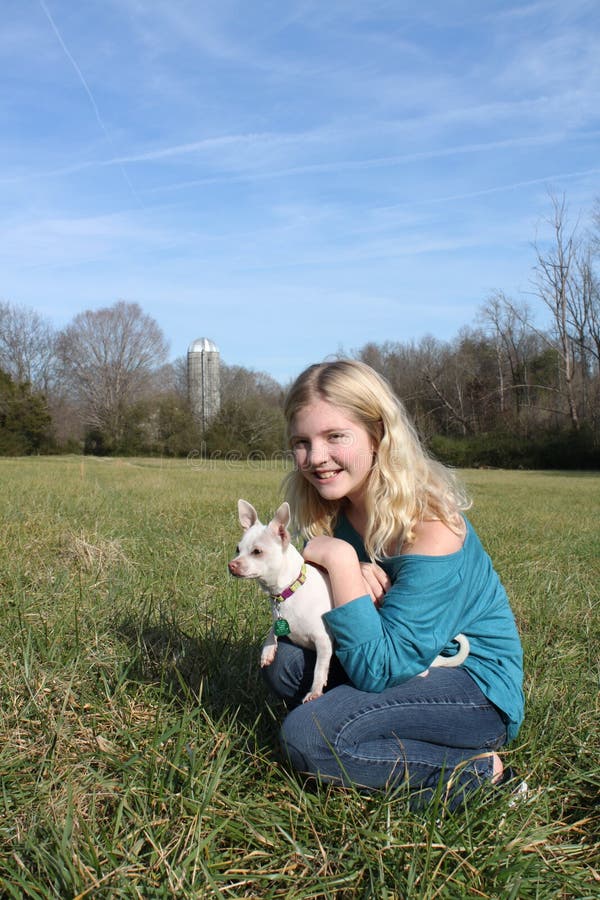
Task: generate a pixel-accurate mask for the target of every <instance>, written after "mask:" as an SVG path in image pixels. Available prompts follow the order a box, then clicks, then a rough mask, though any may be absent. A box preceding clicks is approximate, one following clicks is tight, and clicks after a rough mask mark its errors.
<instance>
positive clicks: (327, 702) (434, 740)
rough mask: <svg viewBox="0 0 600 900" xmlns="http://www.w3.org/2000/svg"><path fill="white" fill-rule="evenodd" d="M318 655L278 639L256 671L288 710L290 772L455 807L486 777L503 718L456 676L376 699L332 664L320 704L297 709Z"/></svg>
mask: <svg viewBox="0 0 600 900" xmlns="http://www.w3.org/2000/svg"><path fill="white" fill-rule="evenodd" d="M314 663H315V654H314V653H313V652H312V651H310V650H304V649H302V648H301V647H298V646H296V645H295V644H293V643H292V642H291V641H289V640H287V639H285V638H284V639H280V640H279V643H278V650H277V656H276V657H275V661H274V662H273V663H272V664H271V665H270V666H268V667H266V668H264V669H263V670H262V672H263V675H264V678H265V680H266V682H267V684H268V686H269V688H270V689H271V690H272V691H273V693H275V694H276V695H277V696H279V697H281V698H282V699H283V700H285V701H286V703H287V705H288V707H291V708H292V709H291V712H289V713H288V715H287V716H286V718H285V721H284V722H283V726H282V728H281V744H282V747H283V751H284V753H285V755H286V757H287V758H288V759H289V761H290V763H291V765H292V766H293V767H294V768H295V769H296V770H297V771H298V772H301V773H305V774H309V775H312V776H315V777H316V778H317V779H318V780H319V781H323V782H333V783H337V784H341V785H346V786H347V785H353V786H354V787H356V788H358V789H362V790H367V791H373V790H393V789H395V788H398V787H400V786H402V785H408V788H409V790H410V791H411V806H412V807H413V808H419V807H421V806H423V805H425V804H426V803H428V802H429V801H430V800H431V799H432V797H433V796H434V795H435V793H436V791H437V790H440V789H441V791H442V796H445V798H446V799H447V801H448V805H449V807H450V809H455V808H456V807H457V806H459V805H460V804H461V803H462V802H463V801H464V799H465V797H466V796H467V795H468V794H470V793H472V791H474V790H476V789H477V788H479V787H481V786H482V785H484V784H489V782H490V781H491V778H492V770H493V759H492V752H493V751H495V750H498V749H499V748H500V747H501V746H502V745H503V744H504V743H505V742H506V726H505V723H504V721H503V718H502V715H501V713H500V712H499V710H498V709H497V708H496V707H495V706H494V705H493V704H492V703H490V702H489V700H487V699H486V697H485V696H484V694H483V693H482V691H481V690H480V689H479V687H478V686H477V685H476V684H475V682H474V681H473V679H472V678H471V676H470V675H469V674H468V673H467V672H466V671H465V670H464V669H462V668H456V669H445V668H433V669H430V670H429V674H428V675H427V677H425V678H422V677H420V676H417V677H415V678H411V679H410V680H409V681H406V682H405V683H404V684H400V685H398V686H396V687H391V688H387V689H386V690H384V691H381V693H379V694H374V693H369V692H368V691H359V690H358V689H357V688H355V687H354V686H353V685H352V684H351V683H350V682H349V679H348V677H347V675H346V674H345V672H344V671H343V669H342V667H341V665H340V663H339V662H338V661H337V659H336V658H335V657H334V661H333V663H332V666H331V670H330V675H329V681H328V687H327V690H326V692H325V693H324V694H323V696H322V697H319V698H318V699H317V700H312V701H310V702H309V703H304V704H302V703H301V700H302V697H303V696H304V695H305V693H306V692H307V690H308V689H309V687H310V684H311V682H312V670H313V668H314Z"/></svg>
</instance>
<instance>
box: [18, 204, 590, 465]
mask: <svg viewBox="0 0 600 900" xmlns="http://www.w3.org/2000/svg"><path fill="white" fill-rule="evenodd" d="M550 201H551V203H550V205H551V213H550V216H549V218H548V221H547V225H548V226H549V229H550V233H551V238H550V239H549V240H546V241H545V242H544V244H543V245H542V244H540V243H537V242H534V243H533V245H532V247H533V265H532V291H531V298H532V302H530V303H526V302H523V301H522V300H519V301H516V300H514V299H512V298H511V297H509V296H507V295H506V294H505V293H503V292H502V291H500V290H498V291H494V292H492V293H491V294H490V296H488V297H487V298H486V299H485V300H484V302H482V304H481V306H480V309H479V313H478V317H477V320H476V321H475V322H474V323H472V324H470V325H468V326H464V327H463V328H462V329H461V330H460V331H459V333H458V335H457V336H456V337H455V338H454V339H453V340H451V341H441V340H438V339H436V338H434V337H431V336H427V337H424V338H422V339H421V340H419V341H409V342H401V341H386V342H384V343H381V344H377V343H369V344H366V345H364V346H363V347H360V348H357V349H355V350H352V351H351V352H350V354H349V355H352V356H355V357H357V358H359V359H362V360H364V361H365V362H367V363H369V364H370V365H372V366H373V367H374V368H375V369H376V370H377V371H379V372H381V373H382V374H383V375H384V376H385V377H386V378H387V379H388V380H389V381H390V383H391V384H392V386H393V388H394V390H395V391H396V393H397V394H398V396H399V397H400V398H401V399H402V400H403V401H404V403H405V404H406V406H407V408H408V410H409V412H410V413H411V415H412V416H413V418H414V420H415V422H416V425H417V428H418V430H419V432H420V433H421V435H422V436H423V438H424V439H425V440H426V441H427V442H428V444H429V446H430V447H431V449H432V451H433V453H434V454H435V455H437V456H439V457H440V458H442V459H444V460H445V461H447V462H450V463H453V464H455V465H464V466H468V465H491V466H506V467H509V466H519V465H521V466H524V467H543V468H547V467H556V468H600V277H599V274H598V266H597V263H598V256H599V253H600V201H597V202H596V207H595V211H594V215H593V222H594V227H593V229H592V231H591V232H589V233H587V234H581V233H580V229H579V227H578V225H575V226H573V227H571V226H570V225H569V221H568V214H567V208H566V204H565V200H564V198H557V197H555V196H551V197H550ZM536 310H538V311H539V310H542V311H544V313H545V317H544V319H545V321H544V325H543V326H542V325H540V324H539V323H538V321H537V319H536V315H535V312H536ZM167 352H168V347H167V342H166V340H165V337H164V334H163V332H162V330H161V328H160V326H159V325H158V324H157V322H156V321H155V320H154V319H152V318H151V317H150V316H148V315H147V314H146V313H144V311H143V310H142V308H141V307H140V306H139V305H138V304H136V303H127V302H125V301H118V302H117V303H115V304H113V305H112V306H109V307H106V308H104V309H97V310H86V311H84V312H82V313H79V314H77V315H76V316H75V317H74V319H73V320H72V322H71V323H70V324H69V325H68V326H67V327H66V328H64V329H62V330H60V331H55V330H54V329H53V328H52V326H51V325H50V324H49V322H48V321H46V320H45V319H43V318H42V317H41V316H40V315H39V314H38V313H36V312H35V311H34V310H31V309H28V308H24V307H20V306H15V305H13V304H11V303H9V302H1V303H0V453H3V454H10V455H20V454H27V453H43V452H82V451H83V452H88V453H95V454H163V455H173V456H180V455H187V454H189V453H190V452H195V453H198V452H200V453H202V454H207V455H214V456H221V457H224V456H226V455H228V454H229V455H234V456H246V455H249V454H252V455H255V456H256V455H257V454H262V455H265V456H270V455H271V454H274V453H278V452H280V451H281V450H282V448H283V447H284V423H283V414H282V403H283V397H284V395H285V389H286V386H285V385H281V384H279V383H278V382H276V381H275V380H274V379H273V378H271V377H270V376H269V375H268V374H266V373H264V372H255V371H253V370H250V369H246V368H244V367H242V366H228V365H225V364H222V366H221V406H220V410H219V413H218V414H217V416H216V417H215V418H214V419H213V421H212V422H211V423H210V424H209V426H208V428H207V429H206V430H205V431H202V430H201V428H200V426H199V423H198V422H197V421H196V419H195V418H194V415H193V411H192V408H191V406H190V404H189V401H188V396H187V380H186V359H185V357H181V358H179V359H176V360H175V361H173V362H168V361H167Z"/></svg>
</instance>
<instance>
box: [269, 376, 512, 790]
mask: <svg viewBox="0 0 600 900" xmlns="http://www.w3.org/2000/svg"><path fill="white" fill-rule="evenodd" d="M285 415H286V420H287V425H288V436H289V441H290V446H291V448H292V452H293V454H294V459H295V469H294V472H293V473H292V474H291V476H290V477H289V480H288V485H287V487H288V490H287V498H288V500H289V501H290V505H291V507H292V510H293V513H294V516H295V519H296V525H297V527H298V528H299V530H300V531H301V533H302V534H303V535H304V537H305V538H306V540H307V543H306V545H305V548H304V557H305V559H306V560H308V561H309V562H311V563H313V564H315V565H318V566H321V567H322V568H324V569H326V570H327V572H328V574H329V577H330V580H331V588H332V595H333V609H332V610H331V611H330V612H328V613H326V614H325V619H326V622H327V625H328V627H329V630H330V633H331V635H332V637H333V640H334V647H335V654H336V659H335V662H334V663H333V664H332V667H331V670H330V673H329V680H328V687H327V691H326V693H324V694H323V696H322V697H320V698H318V699H316V700H313V701H312V702H310V703H306V704H303V705H301V704H300V699H301V698H302V697H303V696H304V694H305V693H306V691H307V689H308V687H307V686H309V685H310V683H311V680H312V668H313V667H314V654H313V653H311V651H307V650H304V649H302V648H300V647H297V646H296V645H294V644H292V643H291V642H290V641H289V640H287V639H284V640H282V641H280V644H279V650H278V653H277V656H276V658H275V662H274V663H273V664H272V665H271V666H269V667H268V668H266V669H263V672H264V674H265V677H266V679H267V682H268V683H269V686H270V687H271V689H272V690H273V691H274V692H275V693H277V694H278V695H279V696H280V697H282V698H283V699H285V700H286V702H287V704H288V706H289V707H291V708H292V711H291V712H290V713H289V714H288V715H287V717H286V719H285V721H284V724H283V727H282V730H281V740H282V745H283V748H284V751H285V753H286V756H287V757H288V758H289V760H290V761H291V763H292V765H293V766H294V768H295V769H297V770H298V771H299V772H302V773H309V774H310V775H313V776H315V777H316V778H317V779H318V780H320V781H327V782H335V783H340V784H343V785H354V786H356V787H358V788H363V789H368V790H374V789H383V788H388V789H389V788H394V787H397V786H399V785H401V784H403V783H404V784H407V785H408V787H409V789H410V791H411V792H414V794H411V797H412V800H411V802H412V805H413V806H414V807H417V806H420V805H422V804H423V803H424V802H427V801H428V800H429V799H430V798H431V797H432V796H433V794H434V793H435V792H436V790H437V789H438V788H439V786H440V785H441V786H443V789H444V792H445V794H446V795H447V798H448V801H449V805H450V808H454V807H456V806H457V805H458V804H459V803H461V802H462V801H463V800H464V798H465V796H467V795H468V794H469V793H470V792H471V791H473V790H475V789H476V788H478V787H480V786H481V785H482V784H483V783H486V782H491V783H494V784H499V783H505V782H506V781H507V780H508V778H509V777H512V776H513V775H514V773H512V771H511V770H507V771H503V764H502V761H501V759H500V756H499V755H498V753H497V752H496V751H497V750H498V749H499V748H500V747H502V746H503V745H504V744H505V743H507V741H510V740H512V739H513V738H514V737H515V736H516V734H517V732H518V729H519V726H520V724H521V721H522V718H523V693H522V679H523V671H522V651H521V645H520V641H519V636H518V634H517V629H516V625H515V621H514V617H513V615H512V612H511V609H510V606H509V603H508V599H507V596H506V593H505V591H504V588H503V587H502V585H501V583H500V580H499V578H498V576H497V574H496V572H495V571H494V569H493V567H492V564H491V562H490V559H489V557H488V556H487V554H486V553H485V551H484V550H483V547H482V545H481V544H480V542H479V539H478V538H477V535H476V534H475V532H474V531H473V528H472V527H471V525H470V524H469V522H468V521H467V520H466V519H465V518H464V516H463V512H464V511H465V510H466V509H467V508H468V507H469V503H468V502H467V499H466V497H465V495H464V493H463V492H462V490H461V489H460V487H459V486H458V484H457V483H456V481H455V479H454V477H453V476H452V474H451V473H450V472H449V471H448V470H447V469H446V468H444V467H443V466H442V465H440V464H439V463H437V462H435V461H434V460H432V459H431V458H430V457H429V456H428V455H427V453H426V451H425V450H424V448H423V447H422V446H421V443H420V441H419V439H418V437H417V434H416V432H415V430H414V428H413V426H412V425H411V423H410V422H409V420H408V418H407V414H406V412H405V410H404V408H403V406H402V405H401V403H400V402H399V401H398V399H397V398H396V397H395V395H394V393H393V391H392V390H391V388H390V386H389V384H388V383H387V382H386V381H385V380H384V379H383V378H381V377H380V376H379V375H378V374H377V373H376V372H375V371H374V370H373V369H371V368H370V367H369V366H367V365H365V364H363V363H360V362H357V361H355V360H338V361H336V362H328V363H321V364H317V365H313V366H311V367H310V368H308V369H307V370H306V371H305V372H303V373H302V374H301V375H300V376H299V377H298V379H297V380H296V382H295V383H294V384H293V386H292V388H291V390H290V392H289V395H288V397H287V402H286V408H285ZM459 632H462V633H463V634H465V635H466V636H467V638H468V640H469V643H470V654H469V656H468V658H467V660H466V661H465V662H464V664H463V665H462V666H461V667H457V668H431V669H429V671H428V672H427V674H426V675H425V677H421V675H422V673H423V670H427V667H428V666H429V665H430V663H431V662H432V660H433V659H434V658H435V657H436V656H437V655H438V654H439V653H444V654H446V655H451V654H452V652H453V650H454V651H455V649H456V645H455V644H454V642H453V638H454V636H455V635H457V634H458V633H459ZM420 673H421V674H420Z"/></svg>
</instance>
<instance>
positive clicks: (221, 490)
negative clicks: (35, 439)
mask: <svg viewBox="0 0 600 900" xmlns="http://www.w3.org/2000/svg"><path fill="white" fill-rule="evenodd" d="M282 474H283V472H282V469H281V467H279V468H277V467H276V466H273V467H272V468H268V467H266V466H261V465H260V464H259V463H256V464H254V465H249V464H239V465H237V466H234V465H233V464H232V465H230V466H228V467H227V466H225V465H224V464H221V465H217V464H214V463H213V464H205V465H204V466H203V465H201V464H196V465H193V464H190V463H188V462H187V461H185V460H177V461H161V460H127V461H120V460H99V459H89V458H85V459H80V458H75V457H70V458H29V459H19V460H2V461H0V509H1V522H2V547H1V551H0V552H1V562H0V584H1V589H2V605H1V607H0V609H1V614H0V615H1V619H0V622H1V628H2V631H1V634H2V654H1V657H0V690H1V692H2V704H1V733H0V784H1V790H2V794H1V805H0V885H1V894H2V896H6V897H15V898H16V897H18V898H20V897H35V898H51V897H52V898H55V897H60V898H75V897H81V898H83V897H93V898H111V900H112V898H115V897H117V898H121V897H127V898H129V897H140V898H161V897H201V898H202V897H229V898H241V897H256V898H258V897H261V898H262V897H269V898H270V897H274V898H275V897H286V898H316V897H327V898H329V897H336V898H356V897H359V898H372V897H375V898H428V900H432V898H461V897H474V898H502V900H504V898H518V900H524V898H539V900H548V898H555V897H556V898H577V900H585V898H592V897H594V898H598V897H600V811H599V809H600V707H599V679H600V670H599V660H600V528H599V525H600V476H598V475H594V474H589V475H578V474H569V475H567V474H561V473H550V472H549V473H537V472H531V473H528V472H499V471H477V472H471V471H469V472H466V473H464V475H465V480H466V481H467V483H468V485H469V487H470V489H471V491H472V494H473V497H474V501H475V505H474V507H473V510H472V512H471V514H470V515H471V519H472V521H473V523H474V525H475V527H476V528H477V529H478V531H479V533H480V536H481V538H482V540H483V542H484V544H485V545H486V546H487V548H488V550H489V551H490V553H491V555H492V557H493V559H494V562H495V564H496V567H497V569H498V570H499V572H500V574H501V576H502V578H503V580H504V583H505V585H506V587H507V589H508V591H509V594H510V596H511V598H512V603H513V608H514V611H515V614H516V617H517V620H518V623H519V626H520V630H521V634H522V638H523V645H524V649H525V660H526V686H525V689H526V698H527V717H526V722H525V725H524V727H523V729H522V731H521V734H520V736H519V741H518V743H516V744H515V745H514V746H513V747H511V748H510V750H509V752H507V754H506V760H507V761H509V762H510V763H511V764H512V765H514V766H516V767H517V768H518V769H519V770H520V772H522V773H523V775H525V776H526V777H527V780H528V781H529V783H530V786H531V788H532V792H531V795H530V798H529V799H528V800H527V802H525V803H521V804H518V805H516V806H514V807H509V805H508V802H507V800H506V798H504V797H501V798H500V799H497V800H495V801H493V802H491V801H489V799H488V800H485V801H484V800H483V799H477V800H474V801H473V802H471V804H470V805H469V807H468V808H467V809H466V810H464V811H463V812H461V813H460V814H457V815H455V816H446V815H444V814H443V810H442V809H441V808H437V807H435V806H433V807H432V808H431V809H429V810H428V811H427V812H426V813H421V814H416V813H411V812H410V811H409V810H408V805H407V801H406V797H405V796H404V795H402V794H400V795H399V796H395V797H390V796H385V795H381V796H372V797H363V796H360V795H359V794H356V793H353V792H349V791H341V790H339V789H336V788H323V789H321V790H318V791H312V792H308V791H305V790H304V789H303V787H302V785H301V784H300V783H299V782H297V781H296V779H295V778H294V777H293V776H292V775H290V773H289V772H288V771H286V768H285V767H284V766H283V765H282V763H281V761H280V759H279V757H278V752H277V741H276V734H277V727H278V720H279V718H280V716H281V710H280V709H279V708H278V706H277V704H276V703H274V702H270V701H269V700H268V699H267V697H266V695H265V691H264V689H263V686H262V683H261V679H260V675H259V670H258V651H259V647H260V643H261V639H262V637H263V635H264V634H265V632H266V630H267V628H268V625H269V618H270V614H269V608H268V604H267V603H266V601H265V599H264V598H263V597H262V596H261V595H260V592H259V591H258V589H257V588H256V587H255V586H253V585H251V584H247V583H240V582H238V581H235V580H234V579H232V578H230V577H229V575H228V573H227V570H226V562H227V560H228V559H229V558H230V557H231V556H232V555H233V551H234V548H235V544H236V542H237V539H238V533H239V527H238V524H237V513H236V501H237V498H238V497H239V496H243V497H246V498H247V499H249V500H251V501H252V502H253V503H254V504H255V506H257V508H258V510H259V512H260V513H262V514H263V517H265V516H266V515H267V514H269V513H270V512H272V511H273V509H274V508H275V506H276V505H277V503H278V501H279V500H280V492H279V489H280V482H281V477H282Z"/></svg>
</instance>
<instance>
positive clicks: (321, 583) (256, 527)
mask: <svg viewBox="0 0 600 900" xmlns="http://www.w3.org/2000/svg"><path fill="white" fill-rule="evenodd" d="M238 515H239V520H240V525H241V526H242V528H243V529H244V534H243V535H242V539H241V541H240V543H239V544H238V546H237V556H236V557H235V558H234V559H232V560H231V562H229V563H228V568H229V571H230V572H231V574H232V575H235V577H236V578H254V579H256V580H257V581H258V583H259V584H260V586H261V587H262V589H263V590H264V591H266V592H267V593H268V594H269V599H270V601H271V610H272V613H273V625H272V627H271V629H270V631H269V634H268V635H267V638H266V640H265V642H264V644H263V647H262V650H261V655H260V665H261V667H264V666H269V665H271V663H272V662H273V660H274V659H275V654H276V653H277V638H278V637H283V636H284V635H289V636H290V639H291V640H292V641H293V642H294V643H295V644H298V645H299V646H300V647H306V648H309V649H311V650H314V651H315V652H316V654H317V660H316V664H315V671H314V676H313V683H312V686H311V688H310V691H309V692H308V694H307V695H306V696H305V697H304V699H303V701H302V702H303V703H306V702H308V701H309V700H314V699H316V698H317V697H320V696H321V694H322V693H323V689H324V687H325V685H326V684H327V676H328V673H329V664H330V662H331V657H332V654H333V646H332V641H331V635H330V633H329V631H328V628H327V625H326V623H325V621H324V620H323V613H326V612H327V611H328V610H329V609H331V608H332V605H333V604H332V600H331V589H330V584H329V578H328V576H327V573H326V572H324V571H323V570H322V569H319V568H317V567H316V566H312V565H310V563H307V562H305V560H304V559H303V557H302V555H301V554H300V553H299V551H298V550H297V549H296V547H294V545H293V543H292V541H291V538H290V533H289V531H288V525H289V521H290V507H289V504H288V503H282V504H281V506H280V507H279V509H278V510H277V511H276V513H275V515H274V516H273V518H272V519H271V521H270V522H269V524H268V525H263V524H262V522H260V521H259V518H258V514H257V512H256V510H255V509H254V507H253V506H252V504H251V503H248V502H247V501H246V500H238ZM455 641H456V642H457V643H458V644H459V650H458V652H457V653H456V654H455V655H454V656H436V658H435V659H434V660H433V662H432V663H431V665H432V666H460V665H461V663H463V662H464V661H465V659H466V658H467V656H468V655H469V642H468V640H467V638H466V637H465V636H464V635H463V634H459V635H457V636H456V638H455ZM427 671H428V670H425V672H421V673H420V674H421V675H423V676H425V675H427Z"/></svg>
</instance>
